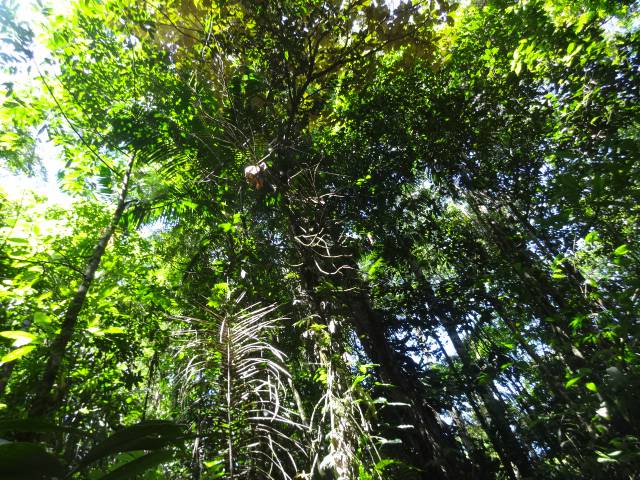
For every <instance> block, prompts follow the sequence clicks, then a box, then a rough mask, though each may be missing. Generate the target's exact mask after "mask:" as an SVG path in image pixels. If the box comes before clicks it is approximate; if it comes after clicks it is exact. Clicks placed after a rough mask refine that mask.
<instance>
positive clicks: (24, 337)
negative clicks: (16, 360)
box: [0, 330, 37, 347]
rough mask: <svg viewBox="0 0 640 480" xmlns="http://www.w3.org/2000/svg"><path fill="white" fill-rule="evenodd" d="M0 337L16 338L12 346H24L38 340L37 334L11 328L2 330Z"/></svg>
mask: <svg viewBox="0 0 640 480" xmlns="http://www.w3.org/2000/svg"><path fill="white" fill-rule="evenodd" d="M0 337H4V338H8V339H11V340H14V342H13V344H12V346H13V347H22V346H23V345H27V344H29V343H31V342H33V341H34V340H36V338H37V337H36V336H35V335H33V334H32V333H29V332H23V331H20V330H11V331H5V332H0Z"/></svg>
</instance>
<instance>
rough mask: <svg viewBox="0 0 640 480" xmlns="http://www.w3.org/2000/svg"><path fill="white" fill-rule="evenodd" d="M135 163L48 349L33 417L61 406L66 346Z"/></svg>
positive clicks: (31, 410)
mask: <svg viewBox="0 0 640 480" xmlns="http://www.w3.org/2000/svg"><path fill="white" fill-rule="evenodd" d="M134 163H135V155H133V156H132V157H131V160H130V161H129V163H128V165H127V170H126V172H125V175H124V178H123V181H122V188H121V190H120V196H119V198H118V204H117V206H116V210H115V212H114V213H113V217H112V218H111V222H110V223H109V226H108V227H107V229H106V230H105V232H104V233H103V235H102V237H100V240H99V241H98V243H97V244H96V246H95V248H94V249H93V253H92V254H91V257H90V259H89V262H88V263H87V266H86V268H85V271H84V274H83V278H82V281H81V282H80V285H79V286H78V289H77V290H76V293H75V295H74V296H73V298H72V300H71V303H70V304H69V307H68V308H67V311H66V312H65V315H64V319H63V321H62V325H61V327H60V333H59V334H58V336H57V337H56V338H55V339H54V340H53V342H52V344H51V347H50V349H49V357H48V359H47V363H46V365H45V368H44V373H43V375H42V379H41V381H40V384H39V386H38V390H37V392H36V395H35V397H34V399H33V401H32V402H31V406H30V408H29V414H30V416H34V417H39V416H44V415H47V414H48V413H49V412H51V411H52V410H54V409H55V407H56V405H57V404H58V402H59V398H57V396H56V395H54V394H53V392H52V390H53V387H54V385H55V382H56V379H57V378H58V375H59V374H60V370H61V368H62V362H63V360H64V356H65V354H66V350H67V345H68V344H69V342H70V341H71V338H72V336H73V334H74V332H75V329H76V324H77V323H78V317H79V315H80V312H81V311H82V308H83V306H84V303H85V300H86V298H87V293H88V291H89V288H90V287H91V284H92V283H93V280H94V278H95V275H96V272H97V270H98V267H99V266H100V260H101V259H102V256H103V255H104V252H105V250H106V248H107V245H108V244H109V241H110V240H111V237H112V236H113V234H114V232H115V230H116V227H117V226H118V224H119V223H120V219H121V218H122V214H123V213H124V208H125V204H126V199H127V194H128V191H129V181H130V179H131V171H132V170H133V165H134Z"/></svg>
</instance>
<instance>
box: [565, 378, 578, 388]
mask: <svg viewBox="0 0 640 480" xmlns="http://www.w3.org/2000/svg"><path fill="white" fill-rule="evenodd" d="M581 378H582V377H573V378H570V379H569V381H568V382H567V383H565V385H564V386H565V387H567V388H569V387H571V386H573V385H575V384H576V383H578V382H579V381H580V379H581Z"/></svg>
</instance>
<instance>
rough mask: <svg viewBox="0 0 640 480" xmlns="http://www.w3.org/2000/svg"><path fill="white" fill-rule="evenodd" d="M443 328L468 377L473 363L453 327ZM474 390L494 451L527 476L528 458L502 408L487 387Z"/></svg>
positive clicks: (445, 323) (446, 324) (446, 326)
mask: <svg viewBox="0 0 640 480" xmlns="http://www.w3.org/2000/svg"><path fill="white" fill-rule="evenodd" d="M444 327H445V330H446V332H447V335H448V336H449V338H450V339H451V343H453V346H454V348H455V350H456V353H457V354H458V358H460V360H461V361H462V366H463V368H464V370H465V371H466V372H467V375H469V374H470V372H472V370H473V362H472V360H471V357H470V356H469V352H467V349H466V348H465V346H464V343H463V342H462V339H461V338H460V335H459V334H458V331H457V330H456V328H455V325H453V324H452V323H451V322H450V321H445V322H444ZM470 376H471V375H470ZM474 388H475V390H476V391H477V392H478V395H479V396H480V398H481V399H482V402H483V403H484V406H485V408H486V409H487V413H488V414H489V420H490V421H489V425H488V427H489V429H491V430H492V431H493V432H494V435H491V437H492V439H493V440H494V441H496V443H497V445H496V449H501V450H502V455H501V457H504V459H505V460H507V462H510V463H511V464H513V465H515V466H516V468H517V469H518V472H519V473H520V475H524V476H525V477H526V476H528V475H529V474H530V473H531V462H530V460H529V456H528V455H527V452H526V450H525V449H524V448H523V446H522V445H521V443H520V441H519V440H518V439H517V438H516V436H515V434H514V433H513V432H512V431H511V426H510V425H509V421H508V419H507V415H506V411H505V408H504V406H503V405H502V403H501V402H500V401H499V400H498V399H496V398H495V397H494V396H493V394H492V393H491V390H490V389H489V388H488V386H487V385H484V384H481V383H478V382H474ZM487 433H488V432H487ZM505 468H507V471H508V472H509V470H511V469H510V468H508V466H507V465H505Z"/></svg>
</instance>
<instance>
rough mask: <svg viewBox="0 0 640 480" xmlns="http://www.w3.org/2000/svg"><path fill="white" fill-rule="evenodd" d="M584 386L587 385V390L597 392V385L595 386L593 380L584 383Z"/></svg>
mask: <svg viewBox="0 0 640 480" xmlns="http://www.w3.org/2000/svg"><path fill="white" fill-rule="evenodd" d="M585 387H587V389H588V390H591V391H592V392H597V391H598V387H597V386H596V384H595V383H593V382H587V384H586V385H585Z"/></svg>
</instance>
